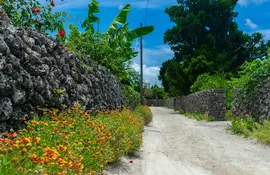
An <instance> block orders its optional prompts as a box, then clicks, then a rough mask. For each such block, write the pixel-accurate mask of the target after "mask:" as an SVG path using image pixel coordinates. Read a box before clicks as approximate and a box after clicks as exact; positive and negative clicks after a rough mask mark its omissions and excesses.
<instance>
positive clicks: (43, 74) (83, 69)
mask: <svg viewBox="0 0 270 175" xmlns="http://www.w3.org/2000/svg"><path fill="white" fill-rule="evenodd" d="M74 102H79V103H80V104H82V105H85V106H87V107H93V106H97V105H98V106H110V107H111V108H115V107H116V106H118V105H123V104H124V100H123V95H122V90H121V88H120V82H119V80H118V79H117V78H116V77H115V76H113V75H112V74H111V73H110V72H109V71H108V70H107V69H105V68H102V67H100V66H97V65H95V64H94V63H93V61H92V60H91V59H85V58H82V57H80V56H78V55H76V54H74V53H72V52H66V51H65V49H64V48H63V46H61V44H60V43H59V42H58V41H56V40H55V39H53V38H51V37H48V36H45V35H43V34H40V33H37V32H35V31H32V30H31V29H27V28H15V27H13V26H12V25H11V24H10V22H9V20H8V18H7V16H6V14H5V13H4V12H3V10H2V9H1V8H0V131H3V130H7V129H9V128H10V127H13V128H14V129H16V128H18V127H20V126H21V124H20V122H19V120H18V119H19V118H20V117H23V116H25V117H26V118H31V116H30V115H27V114H29V112H30V111H35V109H36V106H41V107H43V106H44V105H46V104H47V106H48V108H51V107H59V106H60V105H61V104H66V105H72V104H73V103H74Z"/></svg>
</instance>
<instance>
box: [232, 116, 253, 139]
mask: <svg viewBox="0 0 270 175" xmlns="http://www.w3.org/2000/svg"><path fill="white" fill-rule="evenodd" d="M255 126H256V125H255V122H254V121H253V119H252V117H251V116H249V115H248V114H246V115H242V116H234V117H233V118H232V124H231V125H230V126H229V128H228V129H230V130H231V131H232V132H234V133H235V134H240V135H244V136H245V137H249V136H251V135H252V132H253V131H254V129H255Z"/></svg>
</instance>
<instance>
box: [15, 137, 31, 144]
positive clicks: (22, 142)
mask: <svg viewBox="0 0 270 175" xmlns="http://www.w3.org/2000/svg"><path fill="white" fill-rule="evenodd" d="M18 141H19V142H20V143H21V144H28V143H30V142H31V139H30V138H29V137H23V138H21V139H19V140H18Z"/></svg>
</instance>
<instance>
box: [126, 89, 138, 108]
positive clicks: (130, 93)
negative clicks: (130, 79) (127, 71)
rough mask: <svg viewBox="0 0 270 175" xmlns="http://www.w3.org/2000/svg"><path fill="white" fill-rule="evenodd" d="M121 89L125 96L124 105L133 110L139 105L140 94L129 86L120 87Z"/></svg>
mask: <svg viewBox="0 0 270 175" xmlns="http://www.w3.org/2000/svg"><path fill="white" fill-rule="evenodd" d="M121 88H122V90H123V93H124V96H125V102H126V105H127V106H128V107H129V108H131V109H135V108H136V107H137V106H139V105H140V94H139V93H138V92H137V91H135V90H134V89H133V88H132V87H131V86H127V85H122V86H121Z"/></svg>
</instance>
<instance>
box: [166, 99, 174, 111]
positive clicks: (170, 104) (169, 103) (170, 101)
mask: <svg viewBox="0 0 270 175" xmlns="http://www.w3.org/2000/svg"><path fill="white" fill-rule="evenodd" d="M175 98H176V97H170V98H168V99H167V100H166V102H165V105H166V107H167V108H169V109H174V104H175V103H174V101H175Z"/></svg>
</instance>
